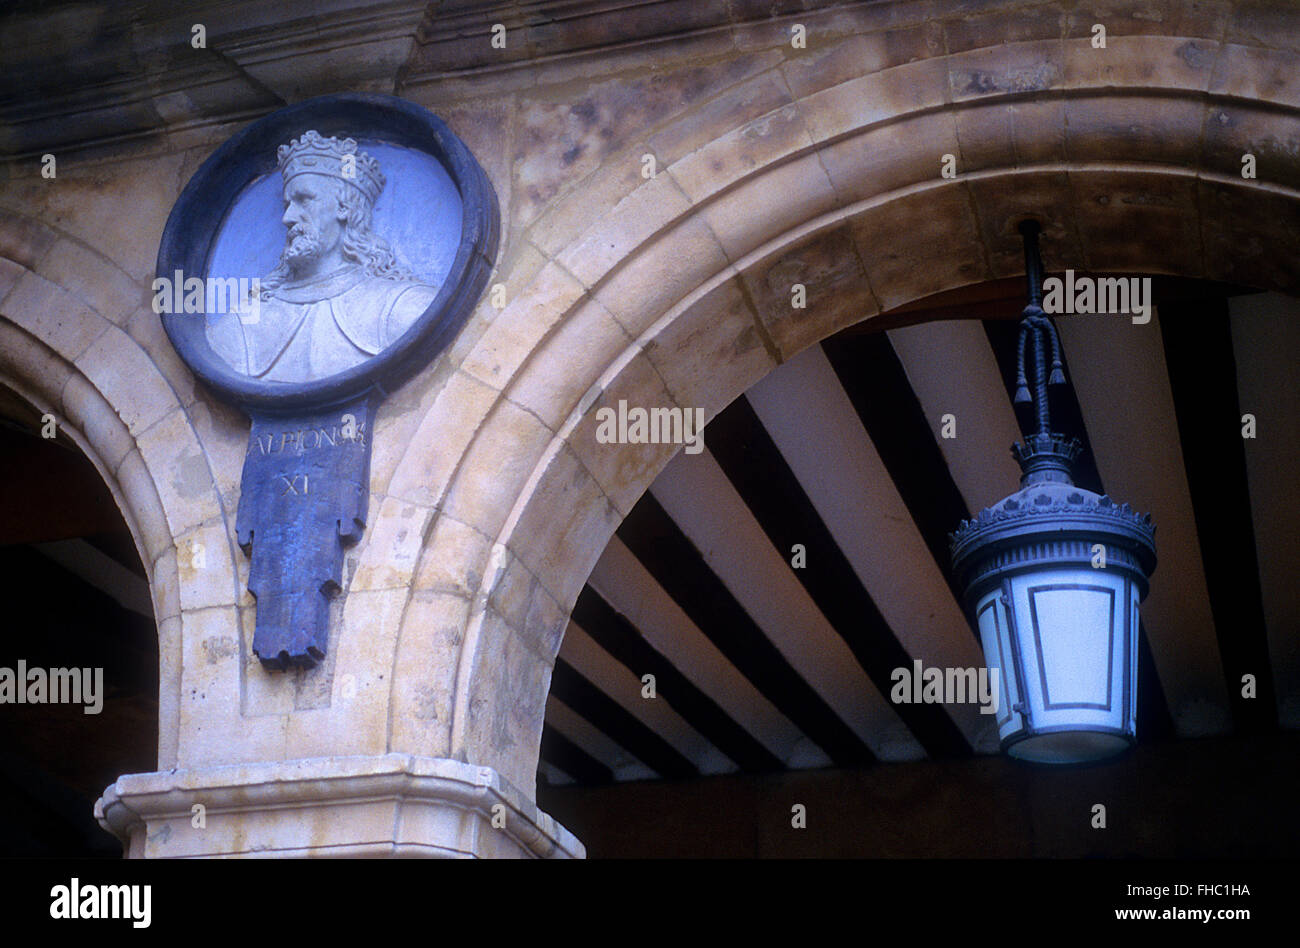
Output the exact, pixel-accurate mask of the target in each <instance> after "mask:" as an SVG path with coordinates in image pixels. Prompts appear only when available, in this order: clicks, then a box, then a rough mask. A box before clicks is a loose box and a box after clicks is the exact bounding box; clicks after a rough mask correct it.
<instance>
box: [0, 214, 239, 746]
mask: <svg viewBox="0 0 1300 948" xmlns="http://www.w3.org/2000/svg"><path fill="white" fill-rule="evenodd" d="M0 263H2V264H3V265H4V273H3V275H4V277H5V283H6V285H5V290H4V293H3V296H2V297H0V382H3V384H5V385H6V386H8V387H9V388H11V389H12V390H14V391H15V392H17V393H19V394H20V395H22V396H23V397H24V398H25V399H26V400H27V401H28V402H30V403H31V404H32V405H34V406H36V407H37V408H38V409H40V410H41V411H42V412H43V413H44V412H48V413H50V414H52V415H53V416H54V417H55V418H56V419H57V424H58V425H59V427H60V428H61V429H63V430H64V431H66V433H67V434H68V435H69V437H70V438H71V439H72V440H73V441H74V442H75V443H76V444H77V446H78V447H79V448H80V449H81V451H82V452H83V453H84V454H85V455H86V457H87V458H88V459H89V460H90V461H91V463H92V464H93V465H94V466H95V469H96V470H97V471H98V472H99V475H100V477H101V478H102V479H103V480H104V482H105V484H106V485H107V487H108V489H109V491H110V493H111V494H112V496H113V498H114V500H115V501H116V503H117V506H118V510H119V512H120V514H121V516H122V517H123V519H124V520H125V522H126V524H127V527H128V528H129V530H130V532H131V535H132V537H133V539H134V541H135V546H136V550H137V553H138V554H139V556H140V560H141V562H142V563H143V564H144V565H145V568H146V571H147V572H148V576H149V588H150V592H151V595H152V599H153V607H154V617H155V621H156V623H157V627H158V637H159V646H158V650H159V664H160V668H159V688H160V694H159V714H160V720H159V731H158V735H159V736H158V741H159V746H158V761H159V767H160V768H162V769H166V768H169V767H174V766H177V765H178V764H180V763H181V762H182V757H183V753H184V751H183V745H184V743H185V742H184V740H183V732H184V728H185V722H184V720H183V718H184V715H183V713H182V707H181V693H182V681H183V677H184V666H185V662H184V639H185V625H186V621H187V620H186V617H185V614H184V613H185V611H186V610H190V609H194V608H195V607H196V605H197V606H198V608H203V606H204V603H202V602H196V596H197V597H199V599H202V597H203V596H205V595H206V596H208V597H209V598H218V597H220V598H224V599H226V600H228V602H229V606H230V609H231V613H232V616H233V612H234V607H235V604H236V602H237V601H238V598H239V593H238V590H239V587H238V586H237V585H236V584H237V581H238V580H237V577H236V575H235V568H234V562H235V561H234V560H233V559H232V557H231V548H230V547H231V545H230V542H229V538H228V533H229V531H228V530H227V528H226V516H225V511H224V509H223V506H224V505H223V502H222V498H221V495H220V492H219V490H218V489H217V487H216V483H217V482H216V478H215V477H213V476H212V472H211V468H210V466H209V465H208V462H207V461H206V459H205V452H204V450H203V447H202V446H201V440H202V439H201V438H200V435H199V433H198V432H197V431H196V430H195V427H194V424H193V416H192V411H193V409H194V407H195V400H194V395H193V391H192V387H191V390H190V391H189V392H188V399H187V402H188V405H187V404H183V403H182V398H183V397H184V394H183V393H182V392H178V391H177V389H176V387H175V385H174V380H175V378H176V376H175V374H174V373H171V374H170V377H169V374H165V373H164V372H163V371H162V370H161V369H160V367H159V364H158V363H159V362H160V361H162V360H163V359H165V358H166V357H167V356H168V355H169V354H168V353H164V352H160V351H159V350H158V349H157V348H156V346H154V345H152V344H151V342H150V341H148V340H141V339H139V338H137V333H139V332H140V331H141V330H140V329H139V328H138V325H131V323H130V320H131V317H132V315H133V314H138V310H139V307H140V305H141V303H142V302H143V303H144V304H145V310H146V312H149V311H148V306H147V295H146V294H145V293H144V290H143V289H142V288H140V289H137V287H138V284H137V283H136V282H135V281H133V280H131V278H130V277H129V276H128V275H127V274H125V273H123V272H122V271H121V270H120V269H119V268H118V267H117V266H116V265H114V264H112V263H111V262H109V261H108V260H107V259H106V258H105V257H103V256H102V255H100V254H98V253H96V252H95V251H94V250H93V248H89V247H87V246H86V245H84V244H83V243H81V242H80V241H78V240H77V239H76V238H74V237H72V236H71V235H68V234H65V233H62V232H59V231H57V230H54V229H53V228H50V227H48V226H46V225H43V224H39V223H37V222H36V221H34V220H31V219H29V218H24V217H21V216H19V215H16V214H13V213H11V212H6V213H4V214H0ZM160 338H161V337H159V339H160ZM159 339H155V340H153V342H155V343H156V342H157V341H159ZM200 463H201V465H202V469H201V470H200V469H199V467H198V465H199V464H200ZM180 477H187V478H188V480H187V481H186V482H185V483H183V484H180V485H179V486H178V483H177V482H178V478H180ZM209 483H210V485H211V489H210V490H208V491H206V492H205V490H204V488H205V487H206V486H207V485H208V484H209ZM196 485H197V486H198V489H197V490H194V488H195V487H196ZM188 540H200V541H202V542H203V543H204V544H205V547H206V554H207V556H208V560H207V566H209V567H210V571H209V570H206V569H205V572H206V573H207V576H208V581H207V582H206V583H202V584H200V583H196V582H195V577H196V570H195V569H194V568H193V566H192V565H191V564H186V563H185V562H184V560H183V555H181V556H178V553H181V554H183V551H184V549H185V546H184V544H185V543H186V542H187V541H188ZM232 580H233V581H232ZM196 586H202V587H203V588H202V589H199V590H196V588H195V587H196ZM225 587H228V588H225Z"/></svg>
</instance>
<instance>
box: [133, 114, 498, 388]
mask: <svg viewBox="0 0 1300 948" xmlns="http://www.w3.org/2000/svg"><path fill="white" fill-rule="evenodd" d="M309 129H314V130H316V131H317V132H319V133H320V134H321V135H322V136H324V137H327V138H328V137H338V138H353V139H356V140H357V141H358V142H363V141H377V142H381V143H383V144H385V145H393V146H397V147H403V148H409V149H412V150H415V151H417V152H420V153H421V154H423V155H425V156H428V157H431V158H433V159H434V160H436V161H437V162H438V163H439V164H440V165H441V166H442V168H443V169H444V170H445V171H446V172H447V175H448V176H449V177H450V178H451V181H452V183H453V184H454V185H455V187H456V189H457V191H458V192H459V194H460V199H461V212H462V220H461V233H460V246H459V247H458V248H457V250H456V253H455V256H454V259H453V260H452V263H451V268H450V271H449V272H448V274H447V277H446V279H445V280H444V281H443V283H442V285H441V287H440V288H439V290H438V293H437V296H436V297H435V298H434V300H433V302H432V303H430V304H429V306H428V307H427V308H426V309H425V311H424V313H423V314H422V315H421V316H420V317H419V318H418V319H417V320H416V321H415V322H414V324H413V325H411V327H410V328H409V329H408V330H406V332H405V333H403V334H402V335H401V336H400V337H399V338H398V339H396V340H395V341H393V342H392V344H391V345H389V346H387V347H386V348H384V349H383V350H382V351H381V352H379V353H378V354H376V355H374V356H372V357H370V358H369V359H367V360H366V361H365V362H362V363H361V364H359V365H356V366H353V367H351V368H348V369H346V370H344V371H341V372H337V373H334V374H332V375H328V376H326V377H324V378H320V379H313V380H310V381H306V382H271V381H266V380H262V379H256V378H253V377H250V376H248V375H245V374H243V373H240V372H238V371H236V370H235V369H234V368H233V367H232V366H231V365H230V364H229V363H227V362H226V361H225V360H224V359H222V358H221V356H220V355H218V353H217V352H216V351H215V350H214V349H213V348H212V345H211V344H210V342H209V340H208V338H207V334H206V331H205V327H206V323H207V318H206V317H202V318H195V316H194V315H193V314H188V315H187V314H185V313H162V314H160V317H161V319H162V323H163V328H164V329H165V330H166V332H167V336H168V338H169V339H170V340H171V343H172V346H173V347H174V348H175V349H176V351H177V353H178V354H179V355H180V357H181V359H182V360H184V362H185V364H186V365H188V366H189V368H190V369H191V371H193V372H194V374H195V375H197V376H198V377H199V378H200V379H201V380H202V381H203V382H204V383H205V384H206V385H207V386H208V387H209V388H210V389H212V390H213V391H214V392H215V393H216V394H217V395H218V396H219V397H221V398H222V399H223V400H225V401H229V402H233V403H235V404H237V405H239V406H240V407H242V408H245V409H256V410H258V411H261V412H271V413H275V412H281V411H283V412H297V411H304V410H320V409H326V408H330V407H332V406H334V405H337V404H342V403H344V402H347V401H351V400H354V399H357V398H360V397H362V396H365V395H366V394H368V393H370V392H376V393H378V394H380V395H386V394H387V393H388V392H389V391H391V390H393V389H394V388H396V387H397V386H398V385H400V384H402V383H403V382H404V381H406V380H407V379H408V378H410V377H411V376H412V375H414V374H415V373H416V372H418V371H419V370H420V369H421V368H423V367H424V366H425V365H427V364H428V363H429V362H430V361H432V360H433V359H434V358H436V357H437V355H438V354H439V353H441V352H442V351H443V349H445V348H446V346H447V345H448V344H450V342H451V340H452V339H453V338H454V337H455V335H456V333H457V332H459V331H460V329H461V327H462V326H463V325H464V324H465V322H466V320H467V319H468V318H469V315H470V313H472V312H473V310H474V307H475V306H476V305H477V304H478V301H479V297H480V296H481V294H482V292H483V289H484V287H485V286H486V285H487V281H488V277H489V276H490V275H491V272H492V268H493V267H494V266H495V261H496V253H497V245H498V242H499V239H500V210H499V207H498V204H497V198H496V192H495V191H494V190H493V188H492V183H491V181H489V180H488V177H487V175H486V174H485V173H484V171H483V169H482V168H481V167H480V165H479V163H478V161H477V160H476V159H475V158H474V155H473V153H472V152H470V150H469V149H468V148H467V147H466V146H465V144H464V143H463V142H461V140H460V139H459V138H457V137H456V135H455V134H454V133H453V132H452V131H451V130H450V129H449V128H448V127H447V125H446V124H445V123H444V122H443V121H442V120H441V119H440V118H438V117H437V116H435V115H433V114H432V113H430V112H428V111H427V110H425V109H423V108H421V107H420V106H418V105H415V104H414V103H411V102H407V101H405V100H403V99H398V98H394V97H392V96H385V95H376V94H366V93H350V94H340V95H329V96H321V97H319V98H315V99H309V100H307V101H305V102H300V103H297V104H295V105H291V106H287V107H286V108H283V109H280V110H278V111H276V112H273V113H271V114H270V115H267V116H265V117H263V118H261V119H259V120H258V121H256V122H254V123H253V124H252V125H250V126H248V127H247V128H245V129H244V130H243V131H241V132H239V133H238V134H236V135H234V136H232V137H231V138H230V139H229V140H227V141H226V142H225V143H224V144H223V145H221V147H220V148H218V149H217V150H216V151H215V152H213V154H212V155H211V156H209V158H208V159H207V160H206V161H205V162H204V163H203V165H202V166H201V167H200V168H199V170H198V171H196V172H195V174H194V176H193V177H192V178H191V179H190V181H189V183H188V184H187V185H186V186H185V189H184V190H183V191H182V192H181V195H180V197H179V198H178V199H177V201H176V204H175V205H174V206H173V207H172V211H171V214H170V216H169V217H168V218H167V225H166V227H165V228H164V230H163V236H162V241H161V244H160V246H159V248H158V261H157V270H156V275H157V276H158V277H159V278H162V279H166V280H168V281H170V280H171V279H172V277H173V275H174V274H175V273H176V272H177V271H180V272H181V273H182V274H184V275H185V277H187V278H188V277H190V276H194V275H198V276H200V277H202V278H203V279H204V280H205V282H206V280H207V277H208V276H209V273H208V267H209V264H210V262H211V258H212V251H213V248H214V244H215V242H216V239H217V236H218V234H219V233H220V231H221V227H222V224H223V222H224V221H225V220H226V216H227V214H228V213H229V212H230V210H231V209H232V208H233V207H234V205H235V203H236V202H237V201H238V200H239V198H240V196H241V195H242V194H243V193H244V192H245V191H246V189H248V188H249V186H250V185H252V184H253V183H254V182H256V181H258V180H259V179H261V178H263V177H264V176H266V175H268V174H271V173H273V172H275V171H276V170H277V158H276V150H277V148H278V147H279V146H280V145H282V144H284V143H286V142H288V141H289V140H290V139H294V138H298V137H300V136H301V135H303V134H304V133H305V132H306V131H307V130H309ZM276 223H277V224H278V223H279V222H278V221H277V222H276Z"/></svg>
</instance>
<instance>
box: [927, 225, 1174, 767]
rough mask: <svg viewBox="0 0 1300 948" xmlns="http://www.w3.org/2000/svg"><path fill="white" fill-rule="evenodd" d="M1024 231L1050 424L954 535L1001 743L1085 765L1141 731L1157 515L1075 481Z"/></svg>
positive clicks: (1053, 344) (1030, 235) (1036, 269)
mask: <svg viewBox="0 0 1300 948" xmlns="http://www.w3.org/2000/svg"><path fill="white" fill-rule="evenodd" d="M1020 231H1021V233H1022V234H1023V235H1024V239H1025V261H1026V270H1027V272H1028V275H1029V305H1028V306H1026V307H1025V309H1024V313H1023V316H1022V319H1021V323H1020V340H1019V349H1020V352H1019V360H1018V374H1017V391H1016V396H1015V401H1016V402H1018V403H1021V402H1029V401H1033V402H1034V408H1035V411H1036V415H1037V420H1038V430H1037V432H1036V433H1035V434H1033V435H1029V436H1027V437H1026V438H1025V440H1024V443H1023V444H1016V445H1013V446H1012V454H1013V455H1014V456H1015V458H1016V460H1017V461H1018V462H1019V464H1020V469H1021V472H1022V476H1021V479H1020V490H1018V491H1017V492H1016V493H1014V494H1012V495H1011V496H1010V497H1007V498H1005V499H1004V500H1002V501H1001V502H999V503H997V504H994V505H993V506H992V507H989V508H987V509H985V510H982V511H980V513H979V514H978V515H977V516H976V517H975V518H974V519H972V520H967V521H963V522H962V524H961V526H960V528H958V530H957V531H956V532H955V533H954V534H952V536H951V540H952V559H953V569H954V571H955V572H956V575H957V581H958V584H959V588H962V589H964V590H965V601H966V607H967V609H968V612H969V615H970V617H971V619H972V621H973V623H974V625H975V629H976V631H977V632H978V634H979V636H980V641H981V642H982V643H983V646H984V660H985V664H986V665H987V667H988V668H989V670H990V671H992V670H993V669H997V671H998V675H997V681H998V682H999V687H1000V689H1001V693H1000V695H999V696H998V710H997V715H996V722H997V726H998V734H999V737H1000V739H1001V745H1002V749H1003V750H1004V751H1006V752H1007V754H1008V755H1010V756H1012V757H1016V758H1020V759H1023V760H1030V761H1036V762H1041V763H1081V762H1087V761H1094V760H1100V759H1102V758H1105V757H1110V756H1112V755H1114V754H1118V753H1120V752H1121V751H1123V750H1126V749H1127V748H1128V747H1130V746H1131V745H1132V744H1134V743H1135V742H1136V739H1137V727H1136V722H1135V720H1134V718H1135V715H1136V709H1137V687H1136V685H1137V652H1138V603H1140V602H1141V601H1142V600H1143V599H1144V598H1145V597H1146V594H1147V579H1148V577H1149V576H1150V575H1151V573H1152V571H1153V570H1154V569H1155V564H1156V551H1155V542H1154V534H1155V527H1154V526H1153V525H1152V523H1151V516H1150V514H1147V515H1146V516H1140V515H1139V514H1137V513H1135V512H1134V511H1133V510H1131V509H1129V506H1128V505H1127V504H1124V505H1123V506H1117V505H1116V504H1114V503H1113V502H1112V501H1111V499H1110V498H1109V497H1105V496H1101V495H1098V494H1095V493H1093V492H1092V491H1089V490H1084V489H1083V488H1081V487H1077V486H1075V484H1074V482H1073V481H1072V480H1071V476H1070V471H1071V462H1073V461H1074V459H1075V457H1077V456H1078V453H1079V451H1080V450H1081V445H1080V444H1079V442H1078V441H1077V440H1075V439H1073V438H1067V437H1066V436H1064V435H1061V434H1057V433H1055V432H1052V431H1051V420H1050V417H1049V412H1048V404H1047V387H1048V385H1063V384H1065V375H1064V373H1063V371H1062V368H1061V361H1060V344H1059V342H1058V340H1057V337H1056V329H1055V327H1054V326H1053V325H1052V322H1051V320H1050V319H1049V318H1048V317H1047V316H1046V315H1045V314H1044V313H1043V311H1042V308H1041V303H1042V272H1043V271H1042V262H1041V260H1040V259H1039V256H1038V224H1037V223H1036V222H1034V221H1026V222H1025V223H1024V224H1022V225H1021V227H1020ZM1026 346H1028V347H1029V349H1030V352H1031V354H1032V356H1033V363H1032V368H1033V372H1034V395H1033V397H1032V398H1031V396H1030V392H1029V385H1028V380H1027V378H1026V376H1025V354H1026ZM1049 352H1050V354H1051V357H1052V363H1051V372H1050V376H1049V375H1048V372H1047V365H1046V362H1047V354H1048V353H1049Z"/></svg>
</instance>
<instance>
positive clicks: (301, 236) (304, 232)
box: [280, 221, 325, 271]
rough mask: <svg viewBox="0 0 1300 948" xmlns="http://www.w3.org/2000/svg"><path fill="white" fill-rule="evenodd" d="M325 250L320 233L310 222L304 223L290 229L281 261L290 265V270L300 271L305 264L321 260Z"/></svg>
mask: <svg viewBox="0 0 1300 948" xmlns="http://www.w3.org/2000/svg"><path fill="white" fill-rule="evenodd" d="M324 250H325V248H324V247H323V246H322V244H321V239H320V233H319V232H318V231H317V230H316V228H315V227H313V226H312V225H311V223H310V222H308V221H303V222H302V223H300V224H294V225H293V227H292V228H290V229H289V233H288V235H287V236H286V237H285V240H284V252H283V253H282V254H281V255H280V259H281V260H282V261H283V262H284V263H287V264H288V265H289V269H290V270H294V271H298V270H301V269H302V268H303V265H304V264H307V263H310V262H311V261H313V260H316V259H317V258H319V257H320V255H321V254H322V253H323V252H324Z"/></svg>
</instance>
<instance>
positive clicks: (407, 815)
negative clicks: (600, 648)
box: [95, 754, 586, 859]
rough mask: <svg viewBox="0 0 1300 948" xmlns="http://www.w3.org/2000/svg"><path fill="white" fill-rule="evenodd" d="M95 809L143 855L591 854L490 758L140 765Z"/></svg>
mask: <svg viewBox="0 0 1300 948" xmlns="http://www.w3.org/2000/svg"><path fill="white" fill-rule="evenodd" d="M198 807H201V808H202V809H198ZM95 818H96V819H97V820H98V821H99V824H100V825H101V826H103V827H104V829H106V830H108V831H109V832H110V833H113V834H114V835H115V836H117V837H118V838H119V839H120V840H122V844H123V847H124V848H125V851H126V855H128V856H130V857H133V858H141V857H145V858H160V857H161V858H202V857H208V858H212V857H217V858H220V857H227V856H254V857H256V856H278V857H284V856H290V857H292V856H354V857H355V856H425V857H443V858H483V857H494V858H502V857H505V858H511V857H513V858H533V859H547V858H549V859H566V858H577V859H581V858H583V857H585V855H586V849H585V847H584V846H583V845H582V843H580V842H579V841H578V839H577V838H576V837H575V836H574V835H573V834H572V833H570V832H569V831H568V830H566V829H565V828H564V827H562V826H560V824H559V823H557V822H556V821H555V820H554V819H552V818H551V817H550V816H548V815H546V814H545V813H542V812H541V811H540V810H538V809H537V807H535V806H534V805H533V804H532V803H530V802H528V800H527V799H526V798H525V797H524V796H523V794H521V793H520V792H519V791H518V790H516V789H515V788H514V787H513V786H511V785H510V784H509V783H508V782H507V781H505V780H504V779H503V778H502V777H501V776H500V775H499V774H498V773H497V772H496V771H494V770H492V769H491V768H490V767H480V766H476V765H473V764H466V763H462V762H460V761H455V760H446V759H441V758H432V757H416V756H410V755H406V754H384V755H382V756H377V757H323V758H309V759H303V760H289V761H281V762H269V763H255V764H238V765H230V766H223V767H212V768H204V769H197V770H174V771H170V772H166V773H150V774H130V775H127V776H124V777H122V778H120V779H119V780H118V781H117V782H116V783H115V784H113V785H112V786H111V787H109V788H108V789H107V790H105V791H104V795H103V796H102V797H101V798H100V799H99V800H97V801H96V802H95Z"/></svg>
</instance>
